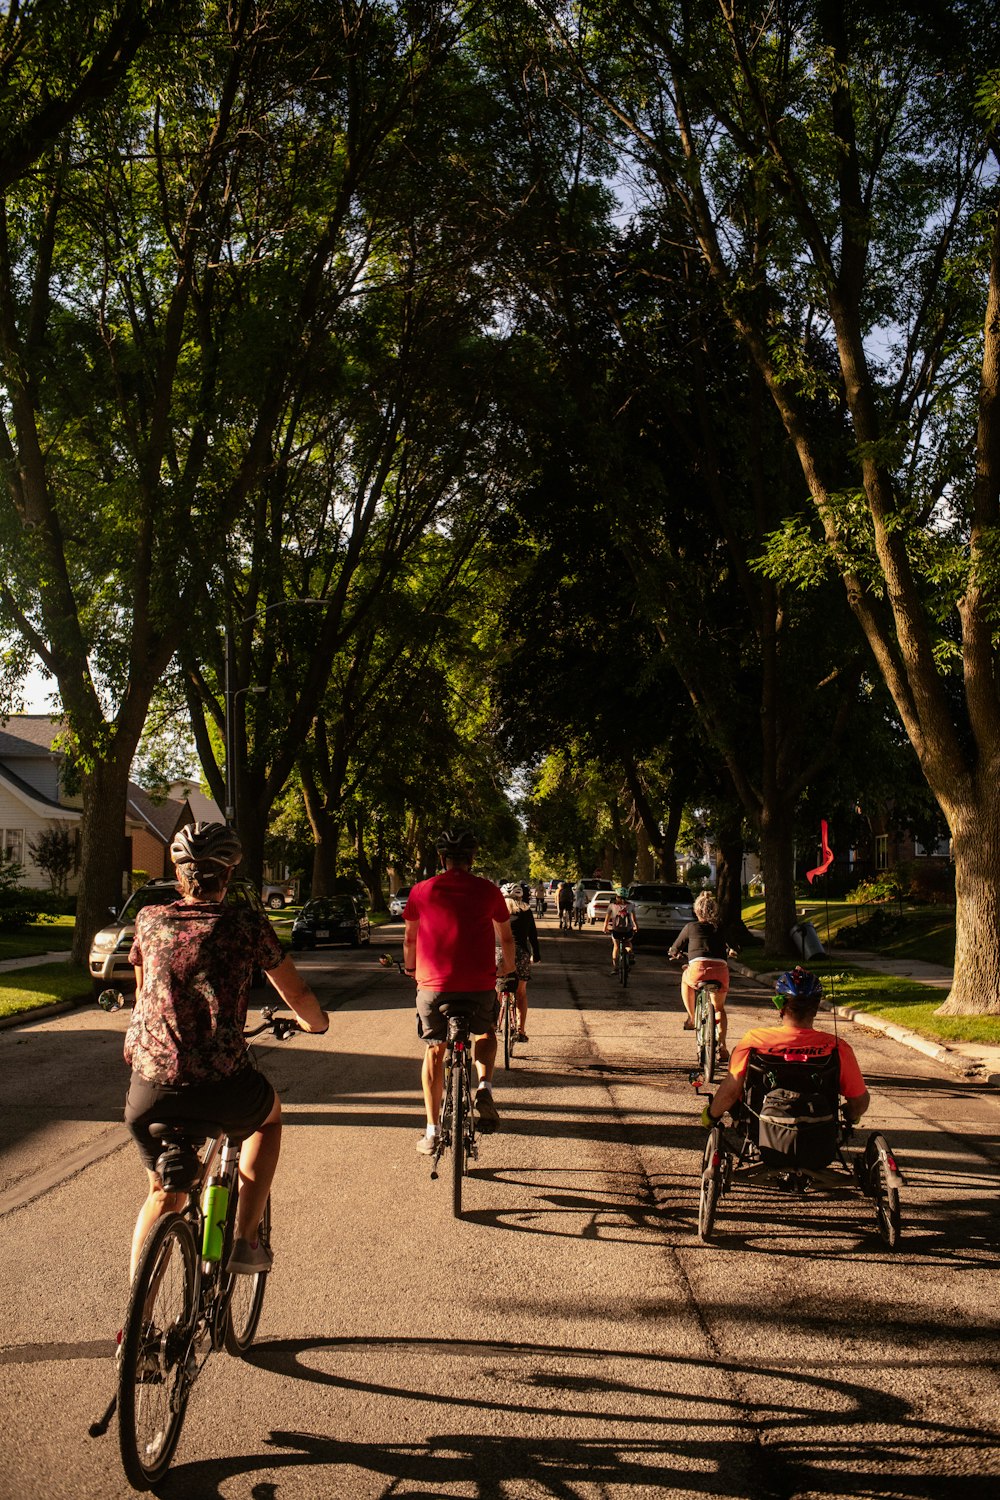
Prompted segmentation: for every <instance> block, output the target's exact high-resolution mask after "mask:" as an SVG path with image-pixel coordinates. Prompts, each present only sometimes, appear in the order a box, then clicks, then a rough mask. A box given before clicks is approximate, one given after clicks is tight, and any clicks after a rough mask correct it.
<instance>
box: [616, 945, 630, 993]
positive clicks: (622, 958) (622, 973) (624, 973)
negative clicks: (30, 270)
mask: <svg viewBox="0 0 1000 1500" xmlns="http://www.w3.org/2000/svg"><path fill="white" fill-rule="evenodd" d="M628 971H629V962H628V950H627V949H626V947H625V944H624V943H619V944H618V978H619V980H620V981H621V986H622V989H628Z"/></svg>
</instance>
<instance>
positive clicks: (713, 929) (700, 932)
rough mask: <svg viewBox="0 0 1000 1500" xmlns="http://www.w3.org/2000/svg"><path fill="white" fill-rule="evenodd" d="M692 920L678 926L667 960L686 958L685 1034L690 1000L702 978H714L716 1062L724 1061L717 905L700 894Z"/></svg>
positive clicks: (725, 982)
mask: <svg viewBox="0 0 1000 1500" xmlns="http://www.w3.org/2000/svg"><path fill="white" fill-rule="evenodd" d="M694 918H695V919H694V921H693V922H688V923H687V925H686V926H685V927H682V928H681V930H680V932H679V933H678V934H677V936H676V937H675V938H674V941H673V942H672V943H671V945H670V952H669V954H668V957H669V958H680V957H681V956H682V955H683V954H686V955H687V963H686V964H685V967H684V971H683V973H682V974H681V1000H682V1001H683V1002H684V1009H685V1010H686V1011H687V1020H686V1021H685V1022H684V1030H685V1031H693V1030H694V997H695V991H696V990H697V988H698V984H699V982H700V981H701V980H703V979H714V980H715V981H716V983H717V984H718V985H719V988H718V989H717V990H716V991H715V994H714V995H713V997H712V998H713V1001H714V1003H715V1018H716V1021H717V1022H718V1026H719V1061H720V1062H728V1060H729V1053H728V1052H727V1051H726V996H727V995H728V993H729V965H728V964H727V963H726V957H727V955H728V953H729V948H728V946H727V944H726V940H725V938H724V937H723V936H722V930H721V928H720V927H719V903H718V902H717V901H716V899H715V897H714V896H710V895H709V894H708V892H707V891H702V893H701V895H700V896H698V897H697V899H696V900H695V903H694Z"/></svg>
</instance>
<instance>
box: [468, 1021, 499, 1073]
mask: <svg viewBox="0 0 1000 1500" xmlns="http://www.w3.org/2000/svg"><path fill="white" fill-rule="evenodd" d="M472 1055H473V1057H474V1058H475V1060H476V1072H477V1073H478V1074H479V1082H480V1083H492V1082H493V1064H494V1063H495V1062H496V1060H497V1034H496V1032H495V1031H487V1032H486V1033H485V1034H484V1035H483V1036H477V1037H476V1040H475V1042H474V1044H473V1047H472Z"/></svg>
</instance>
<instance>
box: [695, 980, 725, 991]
mask: <svg viewBox="0 0 1000 1500" xmlns="http://www.w3.org/2000/svg"><path fill="white" fill-rule="evenodd" d="M698 989H700V990H705V991H707V993H708V994H710V995H714V994H715V993H716V991H717V990H721V989H722V985H721V984H720V983H719V981H718V980H717V979H701V980H699V982H698Z"/></svg>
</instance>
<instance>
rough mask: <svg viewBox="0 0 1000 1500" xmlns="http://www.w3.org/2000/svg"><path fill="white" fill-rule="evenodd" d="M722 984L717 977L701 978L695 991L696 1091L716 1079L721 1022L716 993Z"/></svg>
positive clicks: (694, 1074)
mask: <svg viewBox="0 0 1000 1500" xmlns="http://www.w3.org/2000/svg"><path fill="white" fill-rule="evenodd" d="M721 989H722V985H721V984H720V983H719V981H718V980H717V979H700V980H699V981H698V983H697V984H696V985H695V991H694V1036H695V1046H696V1047H697V1049H698V1066H697V1068H696V1069H695V1071H694V1072H693V1073H692V1076H691V1081H692V1083H693V1084H694V1086H695V1093H697V1092H698V1089H699V1088H700V1087H701V1085H702V1084H703V1083H712V1082H714V1080H715V1065H716V1063H717V1062H718V1060H719V1022H718V1017H717V1016H716V1014H715V995H716V992H717V991H718V990H721Z"/></svg>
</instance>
